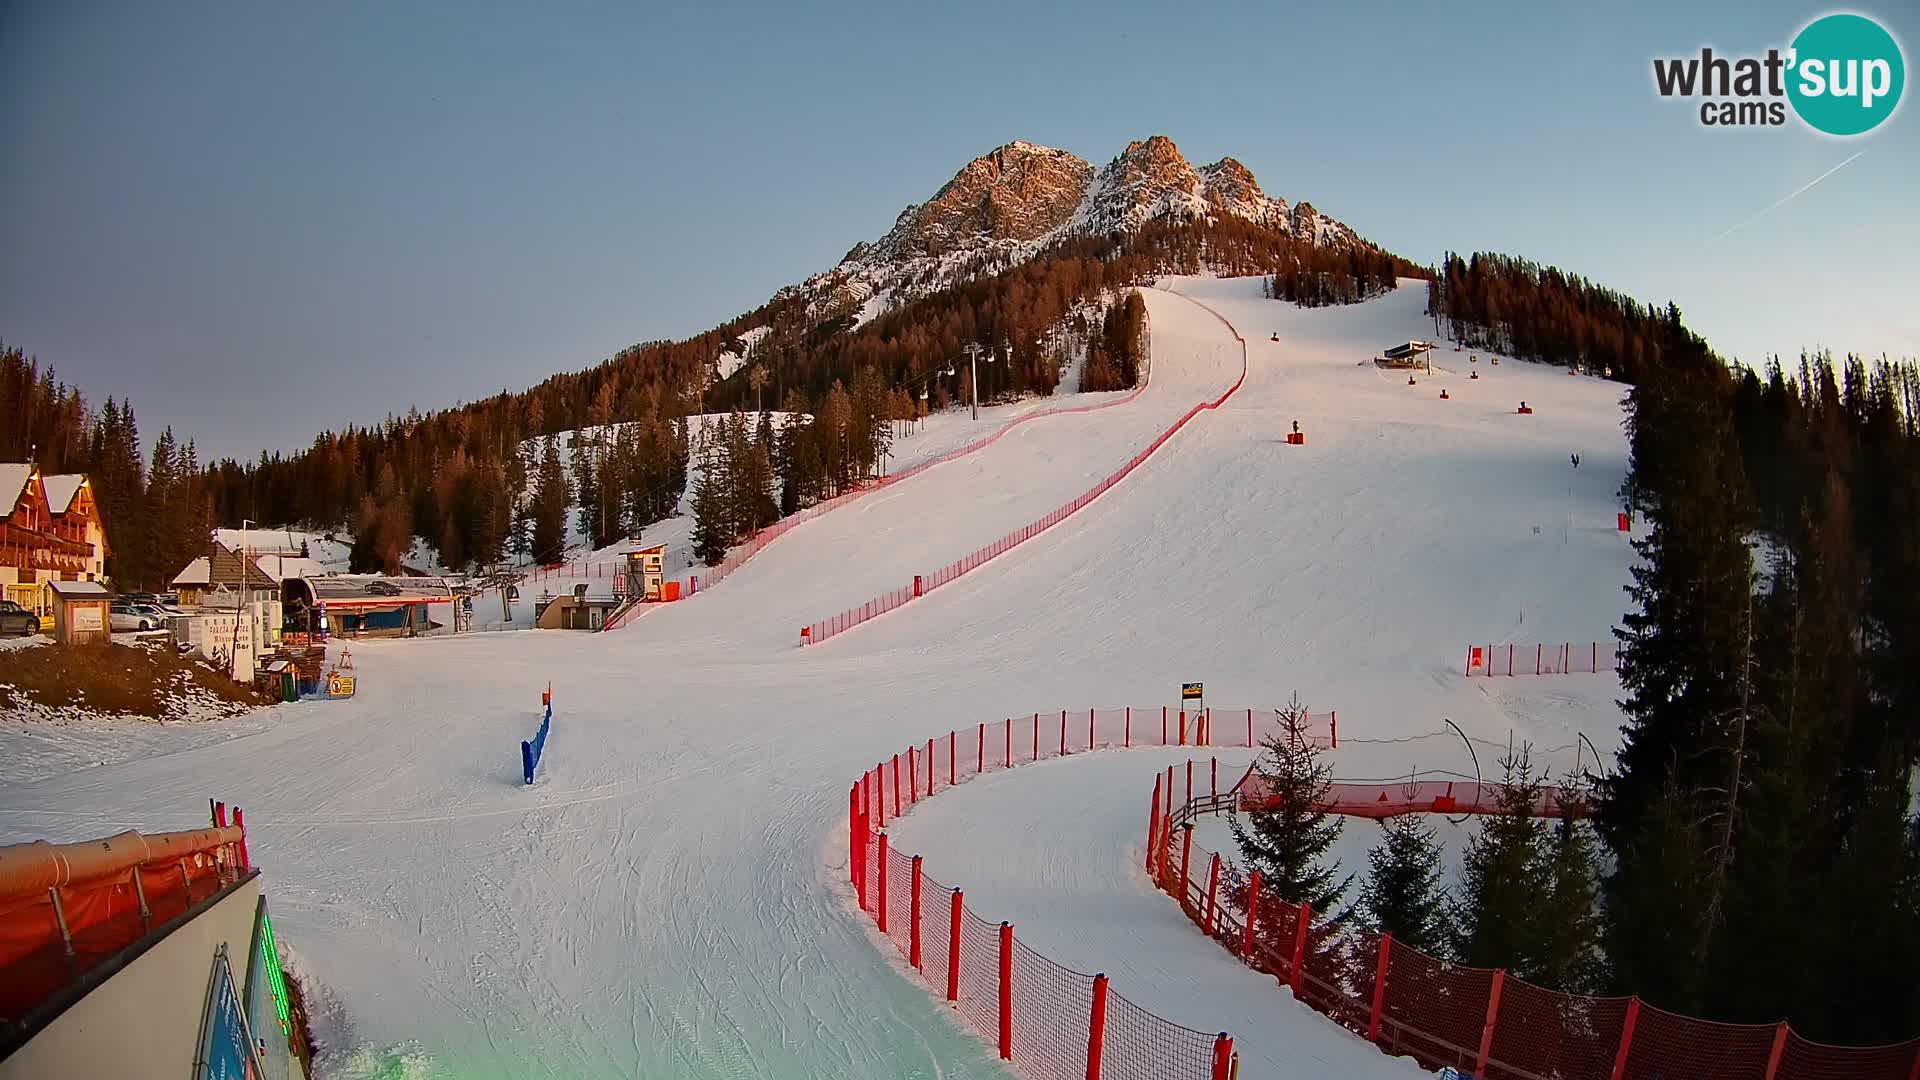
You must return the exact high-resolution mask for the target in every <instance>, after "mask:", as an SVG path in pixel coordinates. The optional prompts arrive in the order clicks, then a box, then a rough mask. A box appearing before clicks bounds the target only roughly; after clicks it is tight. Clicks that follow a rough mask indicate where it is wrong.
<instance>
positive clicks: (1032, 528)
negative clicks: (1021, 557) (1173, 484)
mask: <svg viewBox="0 0 1920 1080" xmlns="http://www.w3.org/2000/svg"><path fill="white" fill-rule="evenodd" d="M1174 295H1176V296H1178V295H1180V294H1178V293H1175V294H1174ZM1182 299H1185V300H1188V301H1190V302H1191V303H1193V304H1195V305H1197V306H1199V307H1201V308H1205V309H1206V311H1207V312H1208V313H1209V314H1211V315H1212V316H1213V317H1214V318H1216V319H1219V320H1220V321H1221V323H1223V324H1225V326H1226V328H1227V331H1228V332H1229V333H1231V334H1232V335H1233V337H1234V340H1235V341H1237V342H1239V343H1240V377H1239V378H1237V379H1235V380H1234V381H1233V385H1232V386H1229V387H1227V389H1226V390H1225V392H1223V393H1222V394H1221V395H1220V396H1219V397H1217V398H1214V399H1213V400H1212V401H1203V402H1200V403H1199V404H1197V405H1195V406H1194V407H1193V408H1191V409H1188V410H1187V411H1186V412H1185V413H1183V414H1182V415H1181V417H1180V418H1179V419H1178V420H1175V421H1174V422H1173V425H1172V426H1171V427H1169V428H1167V429H1166V430H1165V431H1163V432H1161V433H1160V435H1159V436H1158V437H1157V438H1155V439H1154V440H1153V442H1151V443H1149V444H1148V445H1147V447H1146V448H1145V449H1143V450H1141V451H1140V452H1139V453H1137V454H1135V455H1133V457H1131V458H1129V459H1128V460H1127V462H1126V464H1124V465H1122V466H1120V468H1118V469H1116V470H1114V472H1113V473H1112V474H1110V475H1108V476H1107V478H1106V479H1104V480H1102V481H1100V482H1099V483H1098V484H1095V485H1094V486H1093V487H1092V488H1090V489H1088V490H1087V491H1086V492H1084V493H1082V494H1081V495H1079V496H1078V497H1076V498H1075V499H1074V500H1073V501H1072V502H1069V503H1067V504H1066V505H1064V506H1060V507H1056V508H1055V509H1054V510H1053V511H1051V512H1050V513H1048V514H1046V515H1045V516H1044V517H1041V518H1039V519H1038V520H1035V521H1032V522H1029V523H1028V524H1026V525H1022V526H1021V527H1020V528H1018V529H1015V530H1013V531H1012V532H1010V533H1008V534H1006V535H1005V536H1003V537H1001V538H1000V539H998V540H995V541H994V542H993V543H991V544H987V545H986V546H984V547H982V548H980V549H979V550H977V551H974V552H972V553H970V554H967V555H963V556H961V557H960V558H958V559H955V560H954V561H953V562H950V563H948V564H947V565H945V566H942V567H940V568H939V569H937V570H934V571H932V572H931V573H927V574H915V575H914V576H913V581H912V582H911V583H909V584H906V585H902V586H901V587H900V588H897V589H894V590H892V591H891V592H886V593H882V594H881V595H879V596H876V597H874V598H873V599H871V600H868V601H866V602H864V603H861V604H857V605H855V606H853V607H850V608H848V609H846V610H845V611H842V612H840V613H839V614H837V615H832V616H829V617H827V618H825V619H821V620H820V621H819V622H816V623H811V624H809V625H807V626H803V627H801V628H800V644H801V645H818V644H819V643H821V642H822V641H825V640H827V639H828V638H830V637H835V636H837V635H839V634H844V633H846V632H847V631H848V630H851V629H853V628H854V627H856V626H859V625H860V624H861V623H864V622H867V621H868V620H870V619H874V618H878V617H879V616H881V615H885V614H886V613H887V612H889V611H892V610H894V609H896V608H899V607H902V606H904V605H906V604H908V603H909V602H911V601H913V600H917V599H919V598H920V597H922V596H925V595H926V594H927V593H930V592H932V591H933V590H935V589H937V588H939V587H940V586H942V585H947V584H951V583H952V582H954V581H957V580H959V579H960V578H962V577H964V576H966V575H967V574H969V573H972V572H973V571H975V570H977V569H979V568H980V567H982V566H984V565H986V564H987V563H989V562H992V561H993V560H995V559H997V558H999V557H1000V556H1002V555H1005V554H1006V553H1007V552H1009V551H1012V550H1013V549H1014V548H1017V547H1019V546H1020V545H1021V544H1024V543H1026V542H1027V541H1029V540H1031V539H1033V538H1034V537H1036V536H1039V535H1040V534H1041V533H1043V532H1046V531H1047V530H1048V529H1051V528H1053V527H1054V526H1055V525H1058V524H1060V523H1061V522H1062V521H1065V520H1066V519H1068V518H1070V517H1072V516H1073V515H1075V514H1077V513H1079V512H1080V511H1081V510H1083V509H1085V508H1086V507H1087V505H1088V504H1089V503H1091V502H1093V500H1095V499H1097V498H1099V497H1100V496H1102V495H1104V494H1106V493H1107V491H1109V490H1110V489H1111V488H1112V487H1113V486H1114V485H1115V484H1118V483H1119V482H1120V481H1122V480H1124V479H1126V477H1127V474H1129V473H1131V472H1133V470H1135V469H1137V468H1139V467H1140V465H1141V464H1142V463H1143V462H1145V461H1146V460H1147V459H1148V458H1150V457H1152V456H1153V455H1154V452H1155V451H1157V450H1159V449H1160V448H1161V447H1162V446H1165V445H1166V443H1167V440H1168V439H1171V438H1173V437H1174V435H1176V434H1178V433H1179V431H1180V429H1181V428H1183V427H1185V426H1187V421H1189V420H1192V419H1193V418H1194V417H1196V416H1198V415H1200V414H1201V413H1203V412H1205V411H1207V410H1209V409H1217V408H1219V407H1220V406H1221V405H1223V404H1225V403H1226V401H1227V399H1228V398H1230V397H1232V396H1233V395H1234V392H1235V391H1237V390H1239V389H1240V387H1241V386H1243V385H1245V383H1246V381H1247V339H1246V338H1244V337H1241V336H1240V331H1238V330H1236V329H1234V326H1233V324H1232V323H1230V322H1228V321H1227V318H1226V316H1224V315H1222V314H1220V313H1219V312H1218V311H1215V310H1214V309H1213V308H1211V307H1208V306H1207V305H1206V304H1202V303H1200V301H1198V300H1194V299H1193V298H1192V297H1182ZM1138 392H1139V391H1135V393H1136V394H1137V393H1138ZM1063 411H1084V410H1063Z"/></svg>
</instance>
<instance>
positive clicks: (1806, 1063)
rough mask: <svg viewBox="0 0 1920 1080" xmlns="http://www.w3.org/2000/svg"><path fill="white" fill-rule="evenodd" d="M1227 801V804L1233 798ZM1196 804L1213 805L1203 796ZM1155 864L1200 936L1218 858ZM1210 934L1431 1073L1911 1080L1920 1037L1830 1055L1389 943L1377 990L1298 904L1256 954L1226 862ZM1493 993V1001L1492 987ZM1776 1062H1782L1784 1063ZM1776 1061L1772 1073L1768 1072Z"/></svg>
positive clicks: (1376, 967) (1272, 912)
mask: <svg viewBox="0 0 1920 1080" xmlns="http://www.w3.org/2000/svg"><path fill="white" fill-rule="evenodd" d="M1219 805H1224V802H1222V803H1220V804H1219ZM1194 806H1201V807H1207V808H1208V809H1211V808H1212V804H1209V803H1206V802H1201V801H1198V800H1196V802H1195V804H1194ZM1194 816H1195V811H1194V809H1193V808H1192V807H1189V806H1187V805H1182V806H1180V807H1179V808H1178V809H1175V810H1172V811H1170V812H1168V813H1166V814H1165V815H1164V816H1163V817H1162V818H1161V819H1160V820H1159V821H1157V822H1156V829H1157V830H1163V831H1166V832H1173V833H1178V832H1180V831H1181V830H1182V828H1183V826H1185V825H1186V824H1187V823H1189V822H1190V821H1191V820H1192V819H1193V817H1194ZM1162 851H1163V852H1167V853H1169V854H1167V855H1163V858H1165V859H1168V860H1169V861H1167V862H1162V863H1157V864H1156V866H1155V867H1153V868H1152V871H1153V878H1154V880H1155V881H1156V882H1158V883H1159V884H1160V886H1161V887H1162V888H1163V889H1164V890H1165V891H1167V892H1168V893H1170V894H1172V895H1174V896H1175V897H1180V898H1182V904H1181V906H1182V909H1183V910H1184V911H1185V912H1186V913H1187V916H1188V918H1190V919H1192V920H1193V922H1194V924H1195V925H1196V926H1199V927H1200V928H1201V929H1202V930H1203V931H1205V930H1207V928H1208V918H1209V915H1208V904H1207V883H1208V878H1209V876H1210V873H1211V866H1212V860H1213V858H1214V853H1213V852H1211V851H1206V850H1203V849H1202V848H1200V847H1198V846H1195V847H1193V848H1192V850H1191V852H1190V854H1189V855H1188V856H1187V859H1186V864H1187V873H1186V876H1185V879H1184V881H1183V879H1182V876H1181V873H1180V867H1179V863H1178V861H1177V860H1178V859H1179V855H1178V853H1179V851H1180V846H1179V844H1178V843H1173V844H1169V845H1167V846H1166V847H1163V848H1162ZM1222 868H1223V869H1222V873H1221V880H1220V883H1219V885H1218V890H1217V902H1216V904H1215V905H1214V910H1213V912H1212V937H1213V938H1214V939H1215V940H1216V941H1217V942H1218V943H1219V944H1220V945H1221V947H1223V948H1225V949H1227V950H1228V951H1229V952H1231V953H1232V954H1233V955H1235V956H1239V957H1241V958H1242V959H1243V962H1245V963H1247V964H1248V965H1249V966H1252V967H1254V968H1256V969H1257V970H1260V971H1263V972H1266V973H1268V974H1271V975H1273V976H1275V977H1276V979H1277V980H1278V981H1279V983H1280V984H1281V985H1288V984H1291V983H1292V982H1293V957H1294V956H1295V955H1296V954H1297V955H1299V956H1301V958H1302V960H1303V963H1302V964H1301V968H1302V970H1301V974H1300V980H1299V984H1298V985H1299V997H1300V1000H1302V1001H1303V1002H1305V1003H1306V1004H1308V1005H1310V1006H1312V1007H1313V1008H1314V1009H1316V1010H1318V1011H1320V1012H1322V1013H1324V1014H1326V1015H1327V1016H1328V1017H1329V1018H1330V1019H1331V1020H1333V1021H1334V1022H1335V1023H1338V1024H1340V1025H1342V1026H1344V1027H1346V1028H1348V1029H1349V1030H1352V1031H1354V1032H1356V1033H1359V1034H1360V1035H1362V1036H1369V1035H1370V1036H1371V1037H1372V1038H1373V1040H1374V1041H1375V1042H1377V1043H1378V1044H1379V1046H1380V1048H1381V1049H1382V1050H1383V1051H1384V1052H1386V1053H1389V1054H1398V1055H1407V1056H1411V1057H1413V1058H1415V1059H1416V1060H1418V1061H1419V1062H1420V1063H1421V1065H1423V1066H1424V1067H1427V1068H1430V1069H1439V1068H1444V1067H1452V1068H1454V1069H1457V1070H1459V1071H1460V1072H1461V1073H1463V1074H1471V1075H1476V1076H1480V1077H1482V1078H1484V1080H1548V1078H1551V1080H1682V1078H1685V1080H1741V1078H1745V1080H1765V1078H1771V1080H1841V1078H1843V1077H1844V1078H1850V1080H1852V1078H1860V1080H1914V1078H1915V1077H1916V1075H1920V1039H1914V1040H1911V1041H1908V1042H1904V1043H1896V1044H1892V1045H1888V1046H1870V1047H1849V1046H1829V1045H1825V1044H1821V1043H1815V1042H1811V1041H1809V1040H1806V1039H1802V1038H1800V1037H1799V1036H1798V1035H1796V1034H1794V1033H1793V1032H1792V1031H1791V1030H1789V1029H1787V1028H1786V1027H1785V1026H1784V1025H1781V1024H1723V1023H1716V1022H1714V1021H1709V1020H1700V1019H1696V1018H1694V1017H1688V1016H1680V1015H1677V1014H1674V1013H1669V1012H1666V1011H1664V1010H1661V1009H1657V1008H1655V1007H1653V1006H1651V1005H1648V1004H1646V1003H1644V1002H1640V1001H1637V1000H1635V999H1633V998H1622V997H1615V998H1607V997H1583V996H1578V995H1572V994H1563V993H1560V992H1558V991H1554V990H1548V989H1545V988H1542V987H1538V986H1534V985H1532V984H1530V983H1527V982H1524V981H1522V980H1520V979H1517V978H1514V977H1512V976H1511V975H1508V974H1506V973H1504V972H1495V971H1492V970H1490V969H1486V968H1471V967H1465V966H1462V965H1459V964H1454V963H1451V962H1449V961H1445V960H1440V959H1437V958H1435V957H1431V956H1428V955H1427V954H1425V953H1423V952H1421V951H1419V950H1418V949H1414V948H1410V947H1408V946H1405V945H1402V944H1400V943H1399V942H1390V943H1389V944H1388V946H1387V950H1386V953H1387V955H1386V958H1385V959H1386V966H1385V974H1386V985H1385V987H1384V989H1383V990H1381V992H1379V993H1376V990H1380V988H1379V987H1377V985H1376V983H1377V980H1378V979H1379V975H1380V971H1381V967H1380V960H1381V956H1380V953H1381V943H1382V940H1383V939H1382V937H1381V935H1378V934H1375V933H1372V932H1370V931H1365V930H1358V929H1354V928H1351V927H1347V926H1343V925H1337V924H1332V923H1324V922H1323V923H1319V924H1312V923H1310V924H1309V929H1308V932H1307V934H1306V936H1305V938H1304V939H1302V938H1301V937H1300V936H1299V934H1298V931H1299V927H1300V921H1299V915H1300V908H1299V907H1298V906H1296V905H1283V904H1274V903H1272V902H1271V901H1269V900H1256V901H1255V903H1254V923H1255V931H1254V935H1253V940H1252V945H1253V950H1252V954H1251V955H1250V956H1249V955H1248V954H1247V951H1246V948H1247V938H1246V921H1245V920H1246V912H1247V906H1248V899H1247V897H1248V892H1249V889H1248V883H1247V881H1246V879H1244V878H1243V877H1242V876H1241V874H1240V873H1239V871H1238V870H1237V869H1233V868H1231V864H1230V861H1229V860H1225V859H1223V860H1222ZM1496 986H1497V987H1498V994H1497V998H1496V994H1495V987H1496ZM1776 1053H1777V1054H1778V1058H1777V1060H1775V1054H1776ZM1770 1062H1771V1065H1770V1064H1769V1063H1770Z"/></svg>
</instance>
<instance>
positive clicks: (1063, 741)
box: [1060, 709, 1067, 757]
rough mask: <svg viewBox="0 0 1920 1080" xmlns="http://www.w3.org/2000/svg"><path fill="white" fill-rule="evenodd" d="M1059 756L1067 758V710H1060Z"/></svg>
mask: <svg viewBox="0 0 1920 1080" xmlns="http://www.w3.org/2000/svg"><path fill="white" fill-rule="evenodd" d="M1060 756H1061V757H1066V756H1067V710H1065V709H1061V710H1060Z"/></svg>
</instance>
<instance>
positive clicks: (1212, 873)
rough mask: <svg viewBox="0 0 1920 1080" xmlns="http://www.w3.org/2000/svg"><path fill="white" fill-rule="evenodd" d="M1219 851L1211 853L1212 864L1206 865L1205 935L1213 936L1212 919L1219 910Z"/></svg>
mask: <svg viewBox="0 0 1920 1080" xmlns="http://www.w3.org/2000/svg"><path fill="white" fill-rule="evenodd" d="M1219 904H1220V853H1219V852H1217V851H1216V852H1214V853H1213V865H1212V866H1209V867H1207V921H1206V928H1207V936H1208V937H1212V936H1213V925H1214V924H1213V920H1214V917H1215V915H1216V913H1217V912H1218V911H1219V910H1220V909H1219Z"/></svg>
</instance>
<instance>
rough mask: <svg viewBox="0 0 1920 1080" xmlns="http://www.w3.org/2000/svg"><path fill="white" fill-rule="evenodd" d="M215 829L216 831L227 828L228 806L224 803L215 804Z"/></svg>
mask: <svg viewBox="0 0 1920 1080" xmlns="http://www.w3.org/2000/svg"><path fill="white" fill-rule="evenodd" d="M213 827H214V828H216V829H224V828H226V827H227V804H226V803H224V802H216V803H214V804H213Z"/></svg>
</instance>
